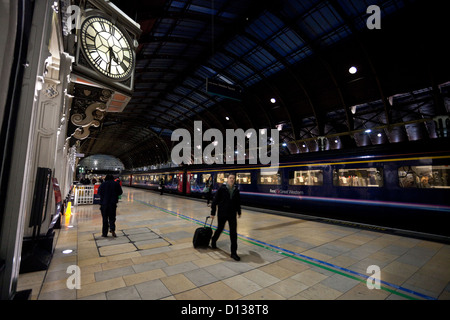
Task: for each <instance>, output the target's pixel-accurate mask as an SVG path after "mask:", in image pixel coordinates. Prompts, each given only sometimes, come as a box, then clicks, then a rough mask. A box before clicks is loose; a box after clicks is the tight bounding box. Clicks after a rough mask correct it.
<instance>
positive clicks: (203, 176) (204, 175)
mask: <svg viewBox="0 0 450 320" xmlns="http://www.w3.org/2000/svg"><path fill="white" fill-rule="evenodd" d="M209 177H211V174H210V173H204V174H202V182H203V183H206V182H207V181H208V179H209Z"/></svg>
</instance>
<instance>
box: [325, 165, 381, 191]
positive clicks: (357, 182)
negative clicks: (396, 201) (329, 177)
mask: <svg viewBox="0 0 450 320" xmlns="http://www.w3.org/2000/svg"><path fill="white" fill-rule="evenodd" d="M333 184H334V185H335V186H339V187H382V186H383V170H382V169H379V168H363V169H339V170H334V171H333Z"/></svg>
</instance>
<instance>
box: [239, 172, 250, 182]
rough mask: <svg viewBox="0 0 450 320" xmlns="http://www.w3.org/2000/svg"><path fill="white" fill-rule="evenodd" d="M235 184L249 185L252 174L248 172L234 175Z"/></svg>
mask: <svg viewBox="0 0 450 320" xmlns="http://www.w3.org/2000/svg"><path fill="white" fill-rule="evenodd" d="M236 183H237V184H251V183H252V174H251V173H250V172H239V173H236Z"/></svg>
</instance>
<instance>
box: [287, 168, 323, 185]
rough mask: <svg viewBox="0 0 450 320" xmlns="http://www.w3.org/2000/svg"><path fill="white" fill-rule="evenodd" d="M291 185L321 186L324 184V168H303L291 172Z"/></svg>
mask: <svg viewBox="0 0 450 320" xmlns="http://www.w3.org/2000/svg"><path fill="white" fill-rule="evenodd" d="M289 184H290V185H291V186H321V185H323V170H303V171H291V172H289Z"/></svg>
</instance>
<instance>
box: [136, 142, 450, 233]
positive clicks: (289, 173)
mask: <svg viewBox="0 0 450 320" xmlns="http://www.w3.org/2000/svg"><path fill="white" fill-rule="evenodd" d="M445 141H446V140H444V142H445ZM411 150H413V151H411ZM414 150H421V151H414ZM449 165H450V151H449V150H448V149H447V144H446V143H442V140H437V141H430V142H429V143H427V144H423V143H409V144H401V145H394V146H387V147H386V146H383V147H382V148H380V147H368V148H360V149H356V150H350V151H348V150H346V151H345V152H344V151H339V150H336V151H325V152H321V153H310V154H301V155H292V156H289V157H286V158H284V159H282V161H281V162H280V164H279V165H278V166H277V167H275V168H270V167H268V166H259V165H193V166H186V167H179V168H174V169H172V170H167V169H166V170H165V171H164V172H163V171H160V172H158V171H153V172H147V173H136V174H133V175H132V177H131V178H129V179H133V181H134V182H133V183H132V184H131V185H132V186H140V187H146V188H149V189H157V183H156V181H158V180H157V179H158V178H157V177H160V176H161V175H164V176H165V177H166V179H167V182H166V185H168V186H169V188H167V189H168V190H169V191H171V192H175V193H178V194H183V195H187V196H191V197H205V195H206V188H205V187H206V181H207V180H208V178H209V177H212V178H213V193H214V192H215V191H216V190H217V189H218V188H219V187H220V185H221V184H223V183H225V182H226V179H227V177H228V175H229V174H231V173H233V174H235V175H236V183H237V184H238V186H239V189H240V192H241V199H242V202H243V204H245V205H250V206H257V207H263V208H268V209H275V210H282V211H289V212H293V213H300V214H304V215H311V216H318V217H321V218H325V219H333V220H341V221H347V222H354V223H360V224H367V225H374V226H378V227H380V228H394V229H399V230H406V231H411V232H414V233H416V234H422V233H423V234H433V235H438V236H443V237H449V236H450V231H449V228H448V226H447V223H446V221H448V215H449V214H450V166H449ZM151 177H153V180H152V178H151ZM183 177H186V179H185V181H184V183H183V182H182V181H183ZM146 179H148V181H149V182H145V181H146ZM175 181H176V182H175ZM174 185H176V186H175V187H174Z"/></svg>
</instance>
